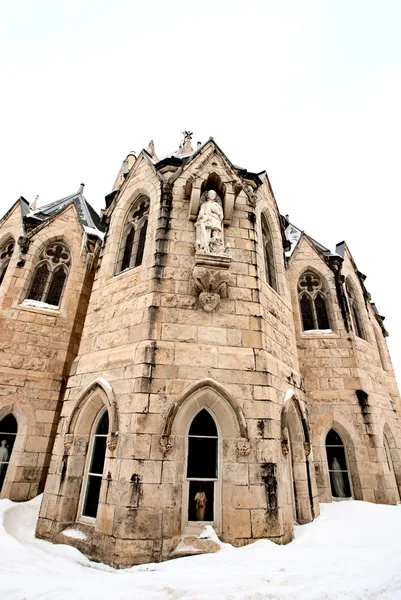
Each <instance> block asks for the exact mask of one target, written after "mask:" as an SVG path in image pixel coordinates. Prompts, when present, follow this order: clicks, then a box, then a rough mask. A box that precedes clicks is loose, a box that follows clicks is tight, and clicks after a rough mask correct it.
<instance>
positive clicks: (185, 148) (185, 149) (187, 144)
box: [177, 130, 194, 154]
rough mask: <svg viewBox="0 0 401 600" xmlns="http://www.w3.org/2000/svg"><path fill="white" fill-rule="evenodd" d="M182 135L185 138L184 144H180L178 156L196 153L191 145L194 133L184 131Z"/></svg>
mask: <svg viewBox="0 0 401 600" xmlns="http://www.w3.org/2000/svg"><path fill="white" fill-rule="evenodd" d="M181 133H182V135H183V136H184V142H183V143H182V144H180V149H179V151H178V152H177V154H190V153H191V152H193V151H194V149H193V148H192V144H191V140H192V136H193V133H192V131H189V130H185V131H182V132H181Z"/></svg>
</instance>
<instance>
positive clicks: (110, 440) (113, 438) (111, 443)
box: [107, 431, 118, 452]
mask: <svg viewBox="0 0 401 600" xmlns="http://www.w3.org/2000/svg"><path fill="white" fill-rule="evenodd" d="M117 442H118V431H111V432H110V433H109V435H108V436H107V447H108V449H109V450H110V452H113V451H114V450H115V449H116V448H117Z"/></svg>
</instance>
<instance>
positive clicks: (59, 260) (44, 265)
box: [27, 242, 71, 306]
mask: <svg viewBox="0 0 401 600" xmlns="http://www.w3.org/2000/svg"><path fill="white" fill-rule="evenodd" d="M70 262H71V254H70V251H69V249H68V248H67V246H66V245H65V244H62V243H60V242H55V243H52V244H49V245H48V246H46V248H45V249H44V250H43V251H42V253H41V255H40V260H39V263H38V265H37V267H36V271H35V275H34V277H33V280H32V283H31V287H30V290H29V293H28V295H27V300H36V301H37V302H45V303H46V304H51V305H52V306H59V305H60V300H61V296H62V293H63V291H64V288H65V284H66V281H67V277H68V271H69V265H70Z"/></svg>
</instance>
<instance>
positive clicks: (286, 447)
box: [281, 440, 290, 456]
mask: <svg viewBox="0 0 401 600" xmlns="http://www.w3.org/2000/svg"><path fill="white" fill-rule="evenodd" d="M281 452H282V453H283V456H288V454H289V452H290V445H289V442H288V440H281Z"/></svg>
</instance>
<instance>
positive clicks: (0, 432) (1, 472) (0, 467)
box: [0, 414, 18, 492]
mask: <svg viewBox="0 0 401 600" xmlns="http://www.w3.org/2000/svg"><path fill="white" fill-rule="evenodd" d="M17 431H18V426H17V421H16V420H15V417H14V415H11V414H10V415H7V416H6V417H4V419H2V420H1V421H0V492H1V489H2V487H3V483H4V479H5V477H6V473H7V469H8V465H9V462H10V458H11V452H12V451H13V446H14V442H15V438H16V437H17Z"/></svg>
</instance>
